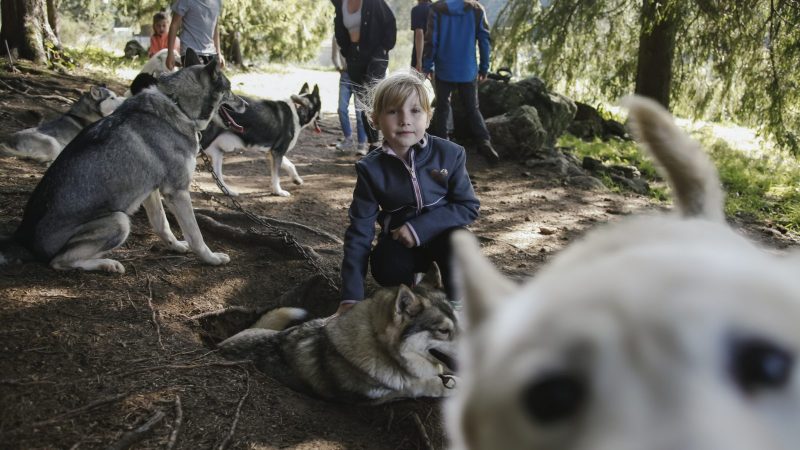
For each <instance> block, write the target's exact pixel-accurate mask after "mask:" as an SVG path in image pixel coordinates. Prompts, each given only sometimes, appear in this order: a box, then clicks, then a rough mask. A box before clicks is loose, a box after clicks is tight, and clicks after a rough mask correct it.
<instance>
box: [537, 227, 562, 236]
mask: <svg viewBox="0 0 800 450" xmlns="http://www.w3.org/2000/svg"><path fill="white" fill-rule="evenodd" d="M557 231H558V230H556V229H555V228H548V227H539V234H541V235H544V236H550V235H552V234H556V232H557Z"/></svg>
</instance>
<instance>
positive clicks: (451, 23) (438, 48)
mask: <svg viewBox="0 0 800 450" xmlns="http://www.w3.org/2000/svg"><path fill="white" fill-rule="evenodd" d="M476 42H477V44H478V51H479V53H480V57H481V59H480V66H479V65H478V61H477V59H476V58H475V44H476ZM490 46H491V41H490V39H489V22H488V20H487V19H486V11H484V9H483V6H481V4H480V3H478V2H477V1H476V0H439V1H437V2H436V3H434V4H433V5H432V6H431V9H430V14H429V16H428V24H427V30H426V31H425V48H424V51H423V54H422V67H423V71H424V72H425V73H428V72H434V73H435V74H436V78H437V79H439V80H443V81H449V82H451V83H467V82H472V81H475V79H476V78H477V77H478V73H480V74H482V75H486V74H487V73H488V72H489V53H490V50H491V49H490Z"/></svg>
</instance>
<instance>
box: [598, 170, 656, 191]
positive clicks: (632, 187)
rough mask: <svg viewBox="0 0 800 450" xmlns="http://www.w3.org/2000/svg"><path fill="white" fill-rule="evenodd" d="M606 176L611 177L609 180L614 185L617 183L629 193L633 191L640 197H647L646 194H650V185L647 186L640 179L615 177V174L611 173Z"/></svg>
mask: <svg viewBox="0 0 800 450" xmlns="http://www.w3.org/2000/svg"><path fill="white" fill-rule="evenodd" d="M608 175H609V176H610V177H611V180H612V181H614V183H617V184H618V185H620V186H622V187H623V188H625V189H627V190H629V191H633V192H636V193H637V194H641V195H647V193H648V192H650V185H649V184H647V182H646V181H644V180H643V179H641V178H637V179H635V180H633V179H630V178H626V177H623V176H620V175H617V174H616V173H613V172H609V174H608Z"/></svg>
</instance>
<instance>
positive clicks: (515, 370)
mask: <svg viewBox="0 0 800 450" xmlns="http://www.w3.org/2000/svg"><path fill="white" fill-rule="evenodd" d="M627 106H628V107H629V109H630V121H631V125H632V130H633V132H634V135H635V136H636V137H637V139H638V140H639V141H640V142H641V143H642V144H643V145H644V147H646V148H648V149H649V150H650V152H651V153H652V155H653V156H654V158H655V159H656V160H657V161H658V162H659V163H660V164H661V166H662V167H663V171H664V172H665V174H666V176H667V178H668V179H669V180H670V182H671V185H672V189H673V192H674V194H675V209H676V210H677V212H678V213H679V214H678V215H674V216H672V215H660V216H655V217H638V218H633V219H629V220H625V221H623V222H622V223H618V224H612V225H609V226H607V227H605V229H602V230H597V231H592V232H590V233H589V234H588V235H587V236H586V237H585V238H584V239H582V240H581V241H580V242H578V243H576V244H574V245H572V246H571V247H570V248H568V249H566V250H565V251H564V252H563V253H561V254H559V255H558V256H556V258H555V259H554V260H553V261H552V262H551V263H549V264H548V265H547V266H546V267H545V268H544V269H542V270H541V272H540V273H538V274H537V275H536V277H535V278H534V279H533V280H531V281H530V282H528V283H527V284H525V285H523V286H522V287H518V286H515V285H514V284H513V283H512V282H511V281H509V280H508V279H506V278H505V277H504V276H502V275H501V274H500V273H499V272H497V270H496V269H494V267H493V266H492V265H491V264H490V263H489V262H488V260H487V259H485V258H484V257H483V256H482V255H481V254H480V248H479V246H478V244H477V242H476V241H475V240H474V238H472V237H470V236H468V235H457V236H455V237H454V239H455V242H454V246H453V247H454V249H455V251H456V260H457V261H458V262H459V264H458V265H459V266H460V267H461V270H462V275H463V280H464V281H463V285H464V288H465V289H464V293H465V296H466V305H465V310H466V313H467V321H468V326H467V328H468V331H466V333H465V334H466V336H465V337H464V338H465V339H464V341H463V343H464V346H463V348H462V351H461V353H460V354H459V362H460V363H461V364H462V366H463V370H462V371H461V372H460V375H461V377H462V380H461V381H462V382H461V384H460V390H459V392H458V394H457V396H456V397H455V398H454V400H453V401H452V402H451V403H449V404H448V405H447V409H446V412H447V417H448V429H449V431H450V437H451V439H452V442H453V448H455V449H473V450H489V449H504V450H514V449H527V450H538V449H542V450H544V449H547V450H589V449H591V450H666V449H682V450H701V449H702V450H723V449H724V450H754V449H759V450H778V449H782V450H786V449H793V448H798V445H800V427H798V426H797V424H798V423H800V372H798V370H797V367H795V366H796V365H797V359H798V355H800V325H798V324H800V276H798V272H799V270H798V269H800V265H799V264H798V263H797V261H798V259H796V258H795V259H792V258H780V257H776V256H773V255H771V254H769V253H768V252H766V251H764V250H763V249H761V248H758V247H757V246H755V245H753V244H752V243H751V242H749V241H748V240H747V239H745V238H744V237H742V236H741V235H739V234H738V233H737V232H735V231H734V230H732V229H731V228H730V227H729V226H728V225H727V224H726V223H725V220H724V214H723V194H722V191H721V189H720V183H719V179H718V177H717V174H716V170H715V169H714V167H713V165H712V164H711V162H710V160H709V159H708V157H707V156H706V155H705V154H704V153H703V152H702V150H701V149H700V148H699V145H698V144H697V143H696V142H694V141H692V140H691V139H690V138H689V137H688V136H687V135H686V134H685V133H684V132H683V131H681V130H680V129H679V128H678V127H677V126H676V125H675V124H674V122H673V120H672V118H671V116H670V115H669V114H668V113H667V112H666V111H665V110H664V109H663V108H661V107H660V106H659V105H658V104H656V103H655V102H653V101H651V100H647V99H643V98H632V99H630V100H628V101H627Z"/></svg>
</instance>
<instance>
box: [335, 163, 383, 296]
mask: <svg viewBox="0 0 800 450" xmlns="http://www.w3.org/2000/svg"><path fill="white" fill-rule="evenodd" d="M356 173H357V176H356V187H355V189H354V190H353V202H352V203H351V204H350V210H349V216H350V226H348V227H347V231H345V233H344V246H343V253H344V255H343V257H342V301H343V302H352V301H360V300H363V299H364V279H365V278H366V276H367V265H368V264H367V263H368V261H369V253H370V247H371V246H372V239H373V238H374V237H375V221H376V219H377V218H378V212H379V206H378V200H377V198H376V197H375V194H374V192H373V189H372V185H371V183H370V181H369V175H368V174H367V170H366V168H365V166H364V165H363V164H361V163H356Z"/></svg>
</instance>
